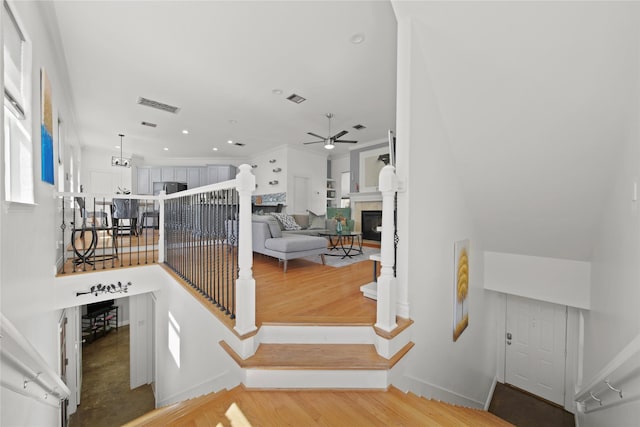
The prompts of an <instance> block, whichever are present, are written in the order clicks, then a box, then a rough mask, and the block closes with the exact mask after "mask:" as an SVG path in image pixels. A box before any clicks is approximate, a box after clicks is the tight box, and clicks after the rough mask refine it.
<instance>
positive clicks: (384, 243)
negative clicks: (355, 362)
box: [375, 165, 398, 332]
mask: <svg viewBox="0 0 640 427" xmlns="http://www.w3.org/2000/svg"><path fill="white" fill-rule="evenodd" d="M378 182H379V184H378V187H379V189H380V192H381V193H382V232H381V243H380V264H381V269H380V276H379V277H378V281H377V282H378V296H377V297H378V302H377V312H376V325H375V326H376V327H377V328H379V329H382V330H383V331H386V332H391V331H392V330H393V329H395V328H396V326H397V323H396V300H397V292H398V287H397V279H396V277H395V272H394V268H395V224H394V212H395V196H396V193H397V191H398V177H397V175H396V168H395V167H394V166H392V165H387V166H385V167H383V168H382V170H381V171H380V175H379V181H378Z"/></svg>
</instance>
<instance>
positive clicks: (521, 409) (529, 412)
mask: <svg viewBox="0 0 640 427" xmlns="http://www.w3.org/2000/svg"><path fill="white" fill-rule="evenodd" d="M489 412H491V413H492V414H494V415H497V416H498V417H500V418H502V419H503V420H506V421H509V422H510V423H512V424H515V425H516V426H518V427H540V426H544V427H575V420H574V416H573V414H571V413H569V412H567V411H565V410H564V409H562V408H559V407H557V406H555V405H552V404H550V403H547V402H545V401H543V400H540V399H537V398H535V397H533V396H531V395H529V394H527V393H524V392H522V391H520V390H518V389H516V388H513V387H510V386H508V385H505V384H500V383H498V384H496V389H495V391H494V393H493V399H491V405H490V406H489Z"/></svg>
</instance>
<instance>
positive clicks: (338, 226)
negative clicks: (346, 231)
mask: <svg viewBox="0 0 640 427" xmlns="http://www.w3.org/2000/svg"><path fill="white" fill-rule="evenodd" d="M336 232H337V233H338V234H342V222H341V221H338V223H337V224H336Z"/></svg>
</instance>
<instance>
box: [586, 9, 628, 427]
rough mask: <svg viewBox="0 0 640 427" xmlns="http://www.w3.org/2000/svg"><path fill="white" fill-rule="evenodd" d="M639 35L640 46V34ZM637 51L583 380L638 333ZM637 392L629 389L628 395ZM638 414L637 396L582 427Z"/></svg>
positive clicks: (595, 262) (602, 234) (602, 231)
mask: <svg viewBox="0 0 640 427" xmlns="http://www.w3.org/2000/svg"><path fill="white" fill-rule="evenodd" d="M636 20H637V21H638V20H640V18H639V17H637V16H636ZM638 27H640V22H639V23H638V24H637V25H636V30H637V29H638ZM636 35H637V37H636V46H638V45H639V44H640V42H638V39H640V35H638V34H637V32H636ZM636 52H637V55H636V63H637V64H638V67H637V68H636V69H635V76H636V82H635V86H631V87H629V88H628V89H629V91H631V92H632V93H634V95H635V100H636V103H635V105H630V106H629V108H628V112H629V115H628V117H629V124H628V128H627V129H625V130H626V132H625V136H626V141H625V149H624V152H623V153H622V155H621V156H620V158H619V162H618V165H619V166H618V169H617V170H618V172H617V174H616V176H615V179H614V180H613V182H612V183H611V185H610V192H609V199H608V201H607V203H606V204H605V205H604V212H603V216H602V223H601V224H600V227H599V229H598V230H597V236H596V243H595V247H594V250H593V256H592V261H591V265H592V267H591V278H592V281H591V311H589V312H585V313H584V319H585V322H584V371H583V376H582V378H583V383H584V384H587V383H589V382H590V381H591V380H592V379H593V377H594V375H595V374H596V373H597V372H598V371H599V370H600V369H602V368H603V367H604V366H605V365H606V364H607V363H608V362H609V361H610V360H611V359H612V358H613V357H614V356H615V355H616V354H617V353H618V352H620V350H622V349H623V348H624V347H625V346H626V345H627V344H628V343H629V342H630V341H631V340H632V339H633V338H634V337H635V336H637V335H638V333H640V310H639V309H638V301H640V286H639V285H638V284H639V283H640V267H639V265H640V263H639V262H638V260H640V212H639V211H640V206H639V204H640V203H639V202H638V201H634V200H633V199H632V196H633V183H634V182H636V183H639V182H640V181H639V177H640V129H639V127H640V124H639V119H640V108H639V107H638V104H639V103H640V80H639V79H640V60H639V59H638V58H640V46H638V48H637V50H636ZM638 393H640V390H625V394H627V395H633V394H636V395H637V394H638ZM638 414H640V401H639V400H636V401H635V402H631V403H628V404H625V405H620V406H616V407H613V408H610V409H607V410H604V411H601V412H594V413H592V414H589V415H586V416H585V415H581V416H580V417H579V422H580V426H581V427H585V426H601V425H604V424H607V425H612V426H613V425H616V426H623V425H637V423H638V419H637V418H638Z"/></svg>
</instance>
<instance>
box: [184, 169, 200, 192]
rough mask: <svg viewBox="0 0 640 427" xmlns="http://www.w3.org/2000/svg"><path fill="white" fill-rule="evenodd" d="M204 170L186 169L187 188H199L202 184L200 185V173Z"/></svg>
mask: <svg viewBox="0 0 640 427" xmlns="http://www.w3.org/2000/svg"><path fill="white" fill-rule="evenodd" d="M202 169H204V168H197V167H196V168H187V180H186V181H185V182H186V183H187V188H188V189H189V190H191V189H192V188H196V187H200V186H201V185H202V184H201V183H200V171H201V170H202Z"/></svg>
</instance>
